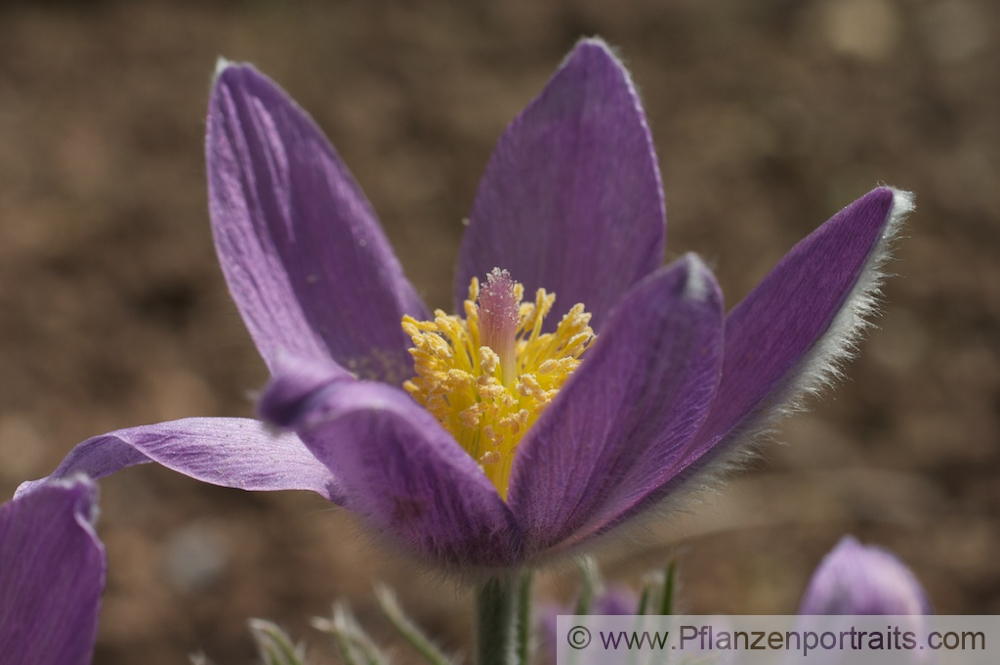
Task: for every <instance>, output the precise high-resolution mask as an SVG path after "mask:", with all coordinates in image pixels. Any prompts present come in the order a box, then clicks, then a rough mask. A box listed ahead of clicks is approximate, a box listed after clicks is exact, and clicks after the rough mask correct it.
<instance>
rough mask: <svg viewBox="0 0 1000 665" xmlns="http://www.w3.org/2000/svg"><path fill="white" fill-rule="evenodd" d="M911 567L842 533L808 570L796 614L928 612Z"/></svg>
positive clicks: (883, 551)
mask: <svg viewBox="0 0 1000 665" xmlns="http://www.w3.org/2000/svg"><path fill="white" fill-rule="evenodd" d="M930 612H931V608H930V602H929V601H928V600H927V594H926V593H925V592H924V589H923V587H922V586H921V585H920V582H918V581H917V578H916V577H915V576H914V575H913V572H912V571H911V570H910V569H909V568H907V567H906V565H905V564H904V563H903V562H902V561H900V560H899V559H898V558H896V556H895V555H894V554H893V553H892V552H889V551H888V550H885V549H882V548H880V547H872V546H865V545H862V544H861V543H859V542H858V541H856V540H855V539H854V538H851V537H850V536H846V537H844V538H843V539H841V541H840V542H839V543H838V544H837V546H836V547H834V548H833V549H832V550H831V551H830V553H829V554H827V555H826V556H825V557H824V558H823V561H822V562H820V564H819V566H818V567H817V568H816V572H815V573H813V577H812V580H811V581H810V582H809V588H808V589H807V590H806V593H805V595H804V596H803V598H802V606H801V607H800V608H799V614H896V615H903V614H930Z"/></svg>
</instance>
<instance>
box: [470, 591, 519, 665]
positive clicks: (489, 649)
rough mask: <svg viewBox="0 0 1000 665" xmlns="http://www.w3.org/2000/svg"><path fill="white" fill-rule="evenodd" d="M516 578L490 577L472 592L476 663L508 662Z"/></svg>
mask: <svg viewBox="0 0 1000 665" xmlns="http://www.w3.org/2000/svg"><path fill="white" fill-rule="evenodd" d="M516 584H517V578H516V576H514V575H510V576H507V577H492V578H490V579H489V580H487V581H486V583H485V584H483V585H482V586H481V587H479V591H478V593H477V595H476V665H511V663H512V662H514V633H515V626H514V624H515V621H516V619H517V614H516V612H515V609H516V608H517V589H516Z"/></svg>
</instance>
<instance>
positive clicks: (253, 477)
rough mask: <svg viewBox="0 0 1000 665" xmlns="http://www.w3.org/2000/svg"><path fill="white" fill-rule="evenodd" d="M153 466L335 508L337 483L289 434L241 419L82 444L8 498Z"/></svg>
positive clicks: (176, 424)
mask: <svg viewBox="0 0 1000 665" xmlns="http://www.w3.org/2000/svg"><path fill="white" fill-rule="evenodd" d="M148 462H157V463H159V464H161V465H163V466H165V467H167V468H168V469H173V470H174V471H177V472H178V473H183V474H184V475H185V476H189V477H191V478H194V479H196V480H200V481H202V482H206V483H211V484H213V485H221V486H222V487H235V488H238V489H243V490H249V491H254V492H266V491H277V490H310V491H313V492H316V493H317V494H320V495H322V496H324V497H326V498H327V499H329V500H330V501H333V502H334V503H340V501H341V493H340V488H339V481H338V479H337V478H335V477H334V476H333V474H332V473H330V470H329V469H328V468H327V467H326V466H324V465H323V464H322V463H321V462H319V461H318V460H317V459H316V458H315V457H313V456H312V454H311V453H310V452H309V450H308V449H307V448H306V447H305V445H303V443H302V442H301V441H300V440H299V439H298V438H297V437H295V435H293V434H285V435H281V436H277V435H275V434H273V433H271V432H269V431H268V430H267V429H265V428H264V426H263V424H262V423H260V422H258V421H256V420H250V419H247V418H186V419H184V420H174V421H172V422H166V423H159V424H156V425H144V426H141V427H130V428H128V429H121V430H118V431H116V432H111V433H109V434H104V435H101V436H95V437H94V438H92V439H87V440H86V441H84V442H83V443H81V444H79V445H78V446H77V447H76V448H74V449H73V450H72V451H70V453H69V455H67V456H66V458H65V459H64V460H63V462H62V464H60V465H59V467H58V468H57V469H56V470H55V471H54V472H53V473H52V475H51V476H49V478H47V479H43V480H36V481H31V482H27V483H22V484H21V487H19V488H18V490H17V494H16V495H15V496H22V495H23V494H24V493H25V492H28V491H31V490H33V489H34V488H36V487H37V486H38V485H39V484H41V483H44V482H46V481H47V480H51V479H55V478H65V477H67V476H72V475H75V474H78V473H85V474H87V475H88V476H90V477H91V478H93V479H94V480H97V479H98V478H103V477H104V476H107V475H109V474H112V473H114V472H116V471H119V470H121V469H124V468H126V467H129V466H135V465H137V464H146V463H148Z"/></svg>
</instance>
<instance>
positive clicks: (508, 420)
mask: <svg viewBox="0 0 1000 665" xmlns="http://www.w3.org/2000/svg"><path fill="white" fill-rule="evenodd" d="M523 298H524V287H523V286H522V285H521V284H518V283H516V282H514V281H513V280H511V279H510V277H509V276H508V275H507V274H506V273H505V272H503V271H499V270H494V271H493V272H492V273H491V274H490V276H489V279H488V280H487V282H486V284H485V285H484V286H482V287H480V284H479V281H478V280H477V279H475V278H473V280H472V283H471V284H470V285H469V299H468V300H466V301H465V302H464V303H463V307H462V310H463V312H464V314H465V318H464V319H463V318H461V317H459V316H455V315H449V314H445V313H444V312H442V311H441V310H437V311H435V312H434V320H433V321H417V320H415V319H413V318H411V317H409V316H406V317H403V323H402V326H403V330H404V331H405V332H406V334H407V335H409V336H410V337H411V338H413V348H411V349H410V354H411V355H412V356H413V364H414V369H415V371H416V376H415V377H413V378H412V379H411V380H409V381H406V382H405V383H403V388H404V389H405V390H406V391H407V392H408V393H410V395H412V396H413V398H414V399H415V400H417V402H419V403H420V404H421V405H423V406H424V407H425V408H426V409H427V410H428V411H429V412H430V413H431V414H433V415H434V417H435V418H437V420H438V421H439V422H440V423H441V424H442V425H443V426H444V428H445V429H447V430H448V431H449V432H451V434H452V435H453V436H454V437H455V439H456V440H457V441H458V442H459V444H461V445H462V447H463V448H465V450H466V451H467V452H468V453H469V455H470V456H471V457H472V458H473V459H474V460H476V461H477V462H478V463H479V465H480V468H482V469H483V472H484V473H485V474H486V475H487V477H488V478H489V479H490V480H491V481H492V482H493V484H494V486H496V488H497V491H498V492H499V493H500V496H502V497H503V498H504V499H506V498H507V486H508V483H509V481H510V472H511V468H512V465H513V461H514V453H515V451H516V450H517V445H518V442H519V441H520V440H521V438H522V437H523V436H524V434H525V433H526V432H527V431H528V429H529V428H530V427H531V426H532V425H533V424H534V423H535V421H536V420H537V419H538V416H539V415H540V414H541V413H542V411H543V410H544V409H545V407H546V406H547V405H548V404H549V403H550V402H551V401H552V399H553V398H554V397H555V396H556V395H557V394H558V392H559V389H560V388H561V387H562V386H563V384H564V383H565V382H566V380H567V379H568V378H569V376H570V375H571V374H572V373H573V372H574V371H575V370H576V368H577V367H578V366H579V364H580V357H581V356H582V355H583V353H584V352H585V351H586V350H587V349H588V348H589V347H590V345H591V344H592V343H593V341H594V333H593V331H592V330H591V328H590V325H589V324H590V315H589V314H588V313H587V312H586V311H585V310H584V307H583V305H582V304H577V305H574V306H573V307H572V308H571V309H570V310H569V312H567V313H566V315H565V316H563V318H562V321H560V322H559V325H558V326H557V328H556V330H555V332H551V333H542V328H543V324H544V318H545V316H546V315H547V314H548V313H549V312H550V311H551V310H552V306H553V304H554V303H555V294H552V293H546V291H545V290H544V289H538V291H537V292H536V293H535V298H534V302H522V300H523ZM491 344H492V346H491ZM494 347H497V348H494Z"/></svg>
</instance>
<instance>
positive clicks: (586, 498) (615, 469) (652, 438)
mask: <svg viewBox="0 0 1000 665" xmlns="http://www.w3.org/2000/svg"><path fill="white" fill-rule="evenodd" d="M721 349H722V294H721V293H720V292H719V288H718V286H717V285H716V283H715V279H714V277H713V276H712V274H711V273H710V272H709V270H708V269H707V268H706V267H705V266H704V265H703V264H702V263H701V261H700V260H698V258H697V257H695V256H694V255H689V256H687V257H685V258H684V259H682V260H681V261H678V262H677V263H675V264H674V265H673V266H671V267H668V268H665V269H663V270H661V271H659V272H657V273H656V274H655V275H654V276H652V277H650V278H649V279H647V280H646V281H645V282H644V283H643V284H641V285H639V286H637V287H636V288H635V289H633V290H632V291H630V292H629V293H628V295H627V296H626V297H625V300H624V301H622V303H621V305H620V306H619V307H618V308H616V309H615V310H614V312H613V313H612V315H611V316H610V317H609V319H608V324H607V326H606V327H605V332H604V333H602V335H601V336H600V337H599V338H598V340H597V342H596V343H595V344H594V346H593V348H591V349H590V350H589V351H588V352H587V355H586V356H585V357H584V358H585V359H584V361H583V363H582V364H581V365H580V367H579V369H578V370H577V371H576V373H575V374H574V375H573V376H572V377H571V378H570V380H569V381H568V382H567V384H566V385H565V386H564V387H563V389H562V391H561V392H560V394H559V396H558V397H557V398H556V400H555V401H554V402H553V404H552V405H551V407H549V409H548V410H547V411H546V412H545V413H543V414H542V416H541V417H540V418H539V419H538V422H537V423H535V425H534V427H532V429H531V431H530V432H528V434H527V436H525V438H524V440H523V441H522V442H521V446H520V448H519V449H518V451H517V456H516V457H515V459H514V469H513V472H512V479H511V491H510V504H511V508H512V509H513V510H514V513H515V515H517V517H518V520H519V521H520V523H521V525H522V528H523V529H524V531H525V534H526V535H525V537H526V539H527V546H528V549H529V552H539V551H541V550H543V549H545V548H548V547H553V546H556V545H559V544H560V543H561V546H562V547H570V546H573V545H575V544H576V543H578V542H579V541H581V540H583V539H585V538H588V537H590V536H593V535H595V534H597V533H598V532H600V531H601V530H602V529H603V528H604V527H605V526H606V525H607V524H609V523H610V522H611V521H612V520H616V519H620V518H621V517H622V516H623V515H624V514H627V513H628V512H629V511H631V510H632V509H633V508H634V507H635V506H636V505H637V504H638V503H639V502H640V501H642V500H643V498H644V497H645V496H646V495H647V494H648V493H650V492H652V491H654V490H655V489H656V488H658V487H659V486H661V485H663V484H664V483H666V482H667V481H668V480H669V479H670V478H671V477H672V475H673V474H674V473H675V472H676V470H677V469H678V467H679V466H681V465H682V464H683V463H684V462H685V460H686V455H687V454H688V453H687V449H688V445H689V443H690V442H691V438H692V437H693V436H694V434H695V433H696V432H697V431H698V427H699V426H700V425H701V423H702V421H703V420H704V417H705V414H706V413H707V410H708V407H709V404H710V403H711V400H712V396H713V395H714V393H715V389H716V386H717V385H718V381H719V368H720V366H721V363H722V356H721ZM563 541H565V542H563Z"/></svg>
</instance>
